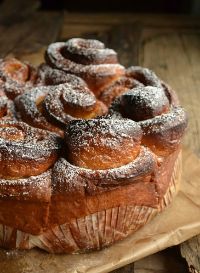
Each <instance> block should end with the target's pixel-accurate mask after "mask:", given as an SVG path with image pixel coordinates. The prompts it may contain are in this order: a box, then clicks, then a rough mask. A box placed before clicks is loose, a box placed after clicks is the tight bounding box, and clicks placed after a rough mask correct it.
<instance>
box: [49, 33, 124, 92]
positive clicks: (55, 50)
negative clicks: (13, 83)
mask: <svg viewBox="0 0 200 273" xmlns="http://www.w3.org/2000/svg"><path fill="white" fill-rule="evenodd" d="M46 61H47V63H48V64H49V65H51V66H53V67H55V68H58V69H61V70H63V71H65V72H68V73H72V74H75V75H77V76H80V77H82V78H83V79H84V80H85V81H86V82H87V84H88V85H89V87H90V88H91V90H92V91H93V92H94V93H95V95H97V96H98V94H99V90H100V88H102V86H104V85H106V84H107V83H108V82H110V81H113V80H115V79H116V78H118V77H119V76H120V75H122V74H124V67H123V66H121V65H119V64H118V60H117V54H116V52H115V51H114V50H112V49H107V48H105V46H104V44H103V43H101V42H100V41H97V40H86V39H79V38H75V39H70V40H68V41H67V42H59V43H53V44H51V45H49V47H48V48H47V51H46Z"/></svg>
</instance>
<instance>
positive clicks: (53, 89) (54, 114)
mask: <svg viewBox="0 0 200 273" xmlns="http://www.w3.org/2000/svg"><path fill="white" fill-rule="evenodd" d="M69 76H72V83H73V84H72V83H70V81H69V83H63V84H59V85H55V86H40V87H36V88H33V89H32V90H31V91H29V92H26V93H25V94H23V95H21V96H19V97H17V98H16V99H15V105H16V109H17V112H18V116H19V117H20V119H22V120H23V121H25V122H27V123H28V124H30V125H32V126H34V127H38V128H42V129H46V130H49V131H53V132H56V133H58V134H60V135H61V136H62V135H63V128H64V127H65V126H66V124H67V123H68V122H69V121H70V120H72V119H79V118H83V119H89V118H93V117H96V116H101V115H103V114H105V113H106V112H107V107H106V106H105V105H104V104H103V103H102V102H101V101H99V100H97V99H96V97H95V96H94V94H93V93H92V92H91V91H90V90H89V89H88V87H87V86H86V85H85V83H84V82H83V81H82V80H81V79H80V81H79V79H76V80H77V82H76V81H75V79H74V77H75V76H74V75H69ZM79 82H81V83H82V85H80V84H79Z"/></svg>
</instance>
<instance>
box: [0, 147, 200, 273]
mask: <svg viewBox="0 0 200 273" xmlns="http://www.w3.org/2000/svg"><path fill="white" fill-rule="evenodd" d="M183 169H184V175H183V179H182V183H181V189H180V192H179V194H178V195H177V197H176V198H175V200H174V202H173V204H172V205H171V206H170V207H169V208H168V209H166V210H165V211H164V212H162V214H160V215H157V216H156V217H155V218H154V219H153V220H152V221H151V222H150V223H148V224H147V225H146V226H145V227H143V228H141V229H140V230H138V231H137V232H136V233H135V234H133V235H131V236H129V237H128V238H126V239H124V240H123V241H120V242H118V243H115V244H114V245H113V246H111V247H108V248H106V249H103V250H101V251H96V252H92V253H89V254H79V255H52V254H47V253H45V252H42V251H39V250H31V251H24V252H17V251H13V252H6V251H3V250H2V251H0V272H1V273H22V272H23V273H28V272H29V273H30V272H34V273H35V272H37V273H41V272H48V273H55V272H56V273H72V272H73V273H78V272H79V273H80V272H90V273H91V272H95V273H99V272H109V271H111V270H113V269H115V268H118V267H121V266H123V265H125V264H128V263H130V262H133V261H135V260H138V259H140V258H142V257H145V256H147V255H149V254H152V253H155V252H157V251H160V250H162V249H164V248H166V247H169V246H172V245H176V244H179V243H181V242H183V241H184V240H187V239H188V238H190V237H192V236H194V235H196V234H198V233H200V198H199V197H200V186H199V185H200V161H199V159H198V158H196V157H195V156H194V155H193V154H192V153H191V152H189V151H187V150H186V151H184V165H183Z"/></svg>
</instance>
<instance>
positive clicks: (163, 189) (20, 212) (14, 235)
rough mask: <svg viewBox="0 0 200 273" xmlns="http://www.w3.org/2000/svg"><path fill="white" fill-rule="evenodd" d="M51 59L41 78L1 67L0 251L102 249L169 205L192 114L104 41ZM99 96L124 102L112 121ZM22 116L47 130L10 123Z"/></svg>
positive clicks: (26, 69)
mask: <svg viewBox="0 0 200 273" xmlns="http://www.w3.org/2000/svg"><path fill="white" fill-rule="evenodd" d="M46 59H47V61H48V64H49V65H48V64H42V65H40V66H39V67H38V68H37V71H36V70H35V69H32V67H31V66H30V65H27V64H25V63H21V62H19V61H18V60H16V59H10V60H2V61H1V62H0V119H1V120H0V245H2V246H3V247H8V248H9V247H14V248H19V249H29V248H32V247H35V246H38V247H40V248H42V249H45V250H47V251H50V252H57V253H62V252H79V251H81V250H86V249H99V248H101V247H103V246H106V245H109V244H111V243H113V242H115V241H117V240H119V239H122V238H124V237H126V236H127V235H128V234H130V233H131V232H133V231H135V230H136V229H137V228H139V227H140V226H141V225H144V224H145V222H146V221H148V219H149V218H151V217H152V216H153V215H155V213H157V212H158V211H161V210H162V209H163V208H165V207H166V206H167V205H168V204H169V203H170V202H171V201H172V196H173V193H174V192H176V181H175V177H176V172H177V169H178V167H177V166H179V164H178V163H177V160H178V158H179V154H180V142H181V139H182V136H183V134H184V131H185V128H186V125H187V118H186V114H185V112H184V110H183V109H182V108H181V107H180V105H179V101H178V99H177V96H176V94H175V93H174V92H173V90H172V89H171V88H170V87H169V86H168V85H167V84H165V83H164V82H163V81H161V80H160V79H159V78H158V77H157V76H156V75H155V74H154V73H153V72H152V71H150V70H149V69H146V68H141V67H136V66H134V67H130V68H128V69H127V70H126V71H125V70H124V67H123V66H121V65H119V64H118V61H117V55H116V52H115V51H113V50H110V49H106V48H105V46H104V44H103V43H101V42H99V41H96V40H84V39H71V40H69V41H67V42H66V43H54V44H51V45H50V46H49V47H48V49H47V52H46ZM50 66H51V67H50ZM52 67H53V68H52ZM55 68H58V69H55ZM66 72H67V73H68V74H67V73H66ZM69 73H71V74H69ZM73 74H74V75H73ZM77 75H78V76H81V77H82V78H83V79H84V80H85V81H86V82H85V81H84V80H83V79H81V78H79V77H77ZM87 84H88V85H89V87H90V88H91V89H92V90H93V92H94V93H92V92H91V90H90V89H89V88H88V85H87ZM33 86H34V88H33ZM30 87H31V88H30ZM129 89H131V90H129ZM128 90H129V91H128ZM25 91H26V92H25ZM21 92H22V93H24V94H22V95H20V96H18V95H19V94H21ZM6 94H7V96H8V97H12V98H14V97H15V96H18V97H17V98H16V99H15V101H14V106H13V103H12V102H11V101H10V100H9V99H8V98H7V97H6ZM119 95H120V96H119ZM99 96H100V98H101V99H102V100H103V101H104V102H105V103H106V104H107V105H109V104H110V103H111V102H112V101H113V99H114V98H116V97H117V98H116V99H115V101H114V102H113V103H112V106H111V107H110V109H109V110H110V111H109V114H107V115H106V116H104V115H105V114H106V113H107V107H106V106H105V104H104V103H103V102H102V101H100V100H98V99H97V97H99ZM12 107H13V108H12ZM15 108H16V109H17V115H16V118H17V119H20V120H23V121H25V122H26V123H28V124H30V125H32V126H33V127H38V128H43V129H45V130H41V129H38V128H33V127H30V126H29V125H27V124H25V123H22V122H19V121H11V119H14V118H15V112H14V110H15ZM12 110H13V111H12ZM11 114H12V115H11ZM99 116H104V117H99ZM48 131H53V132H56V134H53V133H52V132H48ZM64 131H65V136H64ZM57 134H59V135H60V136H62V137H63V136H64V137H65V138H64V140H63V139H61V138H60V137H59V136H58V135H57ZM2 230H4V231H3V233H2V232H1V231H2ZM2 238H3V239H2Z"/></svg>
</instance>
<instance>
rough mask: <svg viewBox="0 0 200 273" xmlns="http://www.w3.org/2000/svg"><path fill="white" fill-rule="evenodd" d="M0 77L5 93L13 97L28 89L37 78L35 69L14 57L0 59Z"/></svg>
mask: <svg viewBox="0 0 200 273" xmlns="http://www.w3.org/2000/svg"><path fill="white" fill-rule="evenodd" d="M0 79H1V80H2V81H3V85H2V86H3V90H4V92H5V94H6V95H7V96H8V97H9V98H10V99H14V98H15V97H17V96H18V95H20V94H23V93H24V92H25V91H26V90H29V89H30V88H31V87H32V86H33V85H34V84H35V82H36V80H37V71H36V69H35V68H34V67H33V66H31V65H29V64H27V63H23V62H21V61H19V60H17V59H16V58H7V59H4V60H0Z"/></svg>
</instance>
